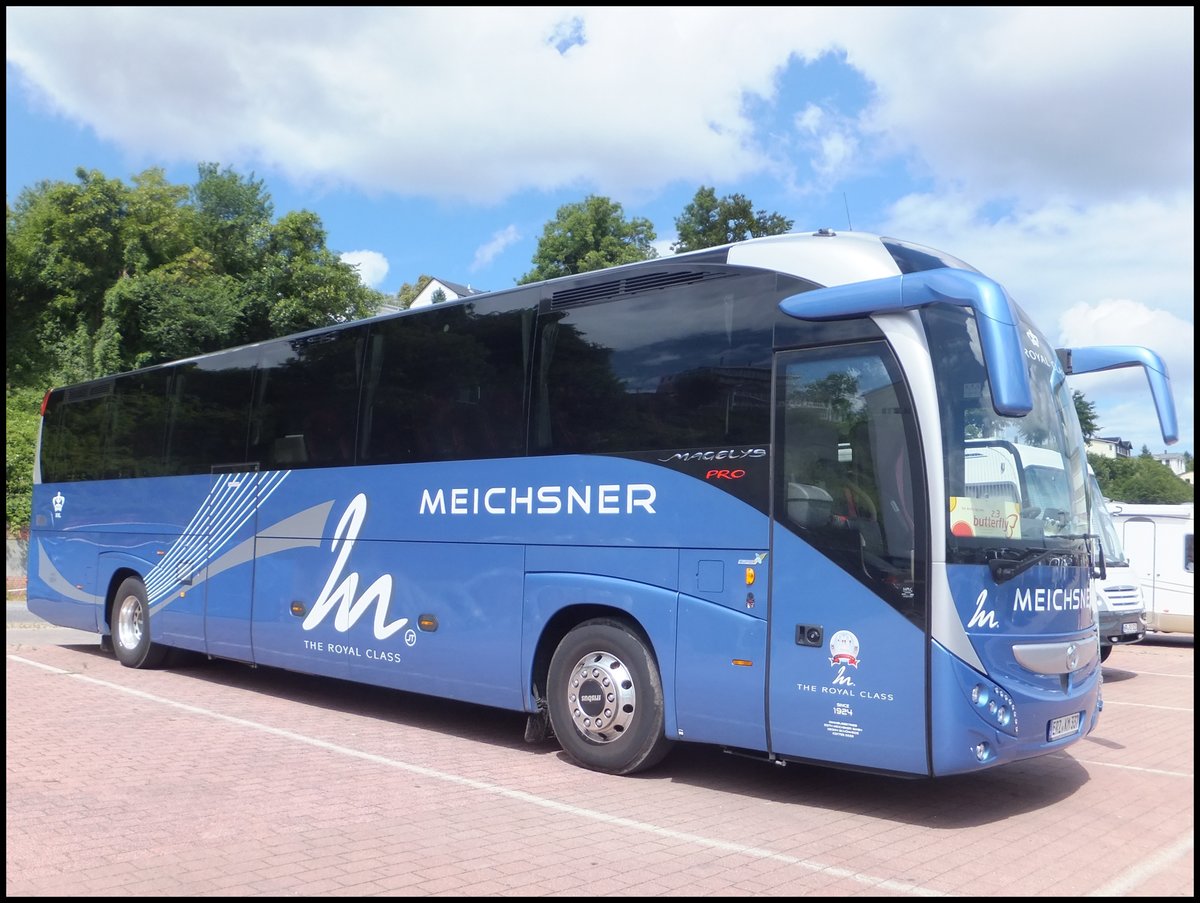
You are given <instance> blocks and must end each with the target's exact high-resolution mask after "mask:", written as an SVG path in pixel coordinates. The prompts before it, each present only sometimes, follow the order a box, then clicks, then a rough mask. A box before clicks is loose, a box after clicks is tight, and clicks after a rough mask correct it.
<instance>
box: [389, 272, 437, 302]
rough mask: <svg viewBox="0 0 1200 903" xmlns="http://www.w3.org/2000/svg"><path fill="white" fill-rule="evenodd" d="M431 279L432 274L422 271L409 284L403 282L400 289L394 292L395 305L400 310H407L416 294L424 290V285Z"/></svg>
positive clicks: (415, 298)
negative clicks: (415, 279) (414, 280)
mask: <svg viewBox="0 0 1200 903" xmlns="http://www.w3.org/2000/svg"><path fill="white" fill-rule="evenodd" d="M432 281H433V277H432V276H427V275H425V274H424V273H422V274H421V275H420V276H419V277H417V281H416V282H414V283H411V284H409V283H407V282H406V283H404V285H402V286H400V291H398V292H396V301H395V303H396V306H397V307H399V308H400V309H401V310H408V309H409V308H410V307H412V303H413V302H414V301H416V300H417V295H419V294H421V292H423V291H425V286H427V285H429V283H431V282H432Z"/></svg>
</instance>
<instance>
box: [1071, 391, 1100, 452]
mask: <svg viewBox="0 0 1200 903" xmlns="http://www.w3.org/2000/svg"><path fill="white" fill-rule="evenodd" d="M1071 400H1072V401H1074V402H1075V413H1076V414H1078V415H1079V426H1080V428H1081V429H1082V430H1083V440H1084V441H1085V442H1089V441H1091V440H1092V439H1094V438H1095V436H1096V431H1097V430H1099V429H1100V427H1099V425H1098V424H1097V423H1096V406H1095V405H1094V404H1093V403H1092V402H1090V401H1088V400H1087V399H1086V398H1084V397H1083V393H1082V392H1076V391H1073V392H1071Z"/></svg>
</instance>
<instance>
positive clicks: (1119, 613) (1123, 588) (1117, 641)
mask: <svg viewBox="0 0 1200 903" xmlns="http://www.w3.org/2000/svg"><path fill="white" fill-rule="evenodd" d="M1088 498H1089V502H1088V507H1089V509H1090V510H1091V514H1092V532H1093V533H1094V534H1096V535H1097V536H1098V537H1100V551H1101V553H1102V554H1103V555H1104V569H1103V571H1102V572H1101V574H1102V575H1101V574H1097V575H1095V576H1093V577H1092V602H1093V603H1094V604H1095V606H1096V623H1097V626H1098V629H1099V631H1100V661H1102V662H1103V661H1107V660H1108V657H1109V655H1110V654H1111V653H1112V649H1113V646H1117V645H1122V644H1124V643H1136V642H1137V641H1138V640H1140V639H1142V638H1143V637H1145V635H1146V603H1145V597H1144V595H1143V593H1142V586H1141V580H1140V579H1139V577H1138V574H1137V572H1136V571H1134V569H1133V566H1132V565H1131V564H1130V563H1129V558H1128V556H1127V554H1126V552H1125V548H1124V544H1123V543H1122V542H1121V536H1120V533H1119V531H1118V530H1117V525H1116V521H1115V520H1114V519H1113V516H1112V506H1113V505H1114V504H1117V503H1115V502H1110V501H1108V500H1107V499H1106V498H1104V495H1103V494H1102V493H1101V492H1100V484H1099V483H1098V482H1096V474H1095V472H1094V471H1093V470H1092V467H1091V465H1090V464H1089V465H1088Z"/></svg>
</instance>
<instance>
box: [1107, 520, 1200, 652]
mask: <svg viewBox="0 0 1200 903" xmlns="http://www.w3.org/2000/svg"><path fill="white" fill-rule="evenodd" d="M1193 509H1194V505H1193V504H1192V503H1188V504H1186V505H1131V504H1126V503H1124V502H1113V503H1112V505H1111V508H1110V510H1111V511H1112V515H1113V519H1114V521H1115V523H1116V525H1117V530H1118V532H1119V533H1120V536H1121V541H1122V543H1123V544H1124V546H1125V553H1126V554H1127V555H1128V556H1129V561H1130V564H1131V565H1132V567H1133V570H1134V573H1136V574H1137V575H1138V579H1139V580H1140V581H1141V584H1142V595H1143V597H1144V598H1145V604H1146V628H1147V629H1148V630H1154V631H1157V632H1159V633H1195V629H1194V627H1193V618H1194V615H1195V590H1194V586H1195V566H1196V529H1195V526H1194V524H1195V519H1194V515H1193Z"/></svg>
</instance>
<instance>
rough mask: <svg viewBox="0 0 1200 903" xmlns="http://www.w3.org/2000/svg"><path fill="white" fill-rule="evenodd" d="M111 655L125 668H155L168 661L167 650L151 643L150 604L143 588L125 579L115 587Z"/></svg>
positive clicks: (139, 583)
mask: <svg viewBox="0 0 1200 903" xmlns="http://www.w3.org/2000/svg"><path fill="white" fill-rule="evenodd" d="M112 646H113V653H114V654H115V655H116V657H117V661H119V662H120V663H121V664H122V665H124V666H125V667H126V668H157V667H159V666H160V665H161V664H162V663H163V661H164V660H165V659H166V657H167V652H168V649H167V647H166V646H162V645H159V644H158V643H152V642H151V641H150V604H149V602H148V601H147V599H146V586H145V584H143V583H142V581H141V580H139V579H138V578H137V577H126V578H125V580H124V581H122V583H121V585H120V586H119V587H117V597H116V601H114V602H113V610H112Z"/></svg>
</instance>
